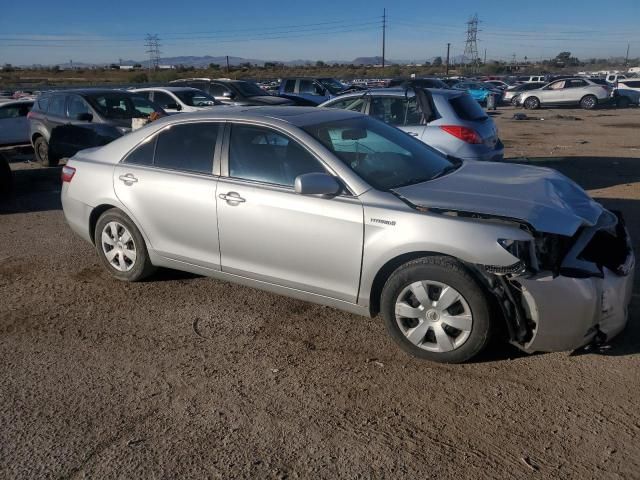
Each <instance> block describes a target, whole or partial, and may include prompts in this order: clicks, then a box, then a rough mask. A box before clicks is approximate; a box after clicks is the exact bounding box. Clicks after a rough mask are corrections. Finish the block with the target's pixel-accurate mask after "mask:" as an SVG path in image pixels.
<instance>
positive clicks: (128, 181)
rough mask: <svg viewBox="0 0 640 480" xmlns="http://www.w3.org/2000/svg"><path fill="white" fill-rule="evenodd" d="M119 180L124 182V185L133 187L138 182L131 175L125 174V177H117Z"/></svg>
mask: <svg viewBox="0 0 640 480" xmlns="http://www.w3.org/2000/svg"><path fill="white" fill-rule="evenodd" d="M118 178H119V179H120V180H122V181H123V182H124V184H125V185H133V184H134V183H136V182H137V181H138V179H137V178H136V177H135V176H134V175H133V173H127V174H126V175H120V176H119V177H118Z"/></svg>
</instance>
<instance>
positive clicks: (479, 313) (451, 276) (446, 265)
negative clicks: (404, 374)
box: [380, 257, 492, 363]
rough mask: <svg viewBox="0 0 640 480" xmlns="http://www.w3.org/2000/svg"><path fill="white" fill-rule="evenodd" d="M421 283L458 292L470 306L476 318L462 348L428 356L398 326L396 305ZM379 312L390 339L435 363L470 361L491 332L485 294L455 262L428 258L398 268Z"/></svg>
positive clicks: (390, 279) (387, 283)
mask: <svg viewBox="0 0 640 480" xmlns="http://www.w3.org/2000/svg"><path fill="white" fill-rule="evenodd" d="M419 280H434V281H437V282H441V283H445V284H447V285H450V286H451V287H453V288H455V289H456V290H457V291H458V292H460V294H461V295H462V296H463V297H464V299H465V300H466V301H467V303H468V304H469V308H470V309H471V314H472V316H473V325H472V328H471V334H470V335H469V338H468V339H467V341H466V342H465V343H464V344H463V345H461V346H460V347H458V348H456V349H455V350H452V351H450V352H441V353H438V352H429V351H427V350H423V349H421V348H419V347H417V346H415V345H414V344H412V343H411V342H410V341H409V340H408V339H407V338H406V337H405V336H404V334H403V333H402V331H401V330H400V327H399V326H398V324H397V323H396V317H395V302H396V299H397V298H398V295H399V294H400V292H401V291H402V290H403V289H404V288H405V287H407V286H408V285H409V284H411V283H413V282H416V281H419ZM380 310H381V313H382V315H383V319H384V323H385V326H386V328H387V331H388V332H389V334H390V335H391V337H392V338H393V339H394V340H395V341H396V342H397V343H398V344H399V345H400V347H401V348H402V349H403V350H404V351H406V352H408V353H409V354H411V355H413V356H416V357H419V358H423V359H427V360H432V361H436V362H443V363H461V362H465V361H468V360H469V359H471V358H472V357H474V356H475V355H477V354H478V353H480V351H482V350H483V349H484V347H485V346H486V345H487V343H488V341H489V338H490V334H491V331H492V322H491V315H490V308H489V303H488V301H487V296H486V294H485V291H484V290H483V289H482V287H481V286H480V285H479V283H478V282H477V281H476V280H475V279H474V278H473V277H472V276H471V274H470V273H469V272H467V271H466V269H465V268H464V267H463V266H462V265H461V264H460V262H457V261H456V260H455V259H450V258H448V257H426V258H424V259H420V260H418V261H413V262H409V263H407V264H404V265H403V266H401V267H400V268H398V269H397V270H396V271H395V272H394V273H393V274H392V275H391V276H390V277H389V279H388V280H387V282H386V284H385V286H384V288H383V291H382V297H381V301H380Z"/></svg>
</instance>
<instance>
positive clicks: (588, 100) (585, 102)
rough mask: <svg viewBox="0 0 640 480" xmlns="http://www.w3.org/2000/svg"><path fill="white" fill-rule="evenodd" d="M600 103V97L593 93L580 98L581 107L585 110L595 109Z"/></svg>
mask: <svg viewBox="0 0 640 480" xmlns="http://www.w3.org/2000/svg"><path fill="white" fill-rule="evenodd" d="M596 105H598V99H597V98H596V97H594V96H593V95H587V96H586V97H582V100H580V107H582V108H584V109H585V110H593V109H594V108H596Z"/></svg>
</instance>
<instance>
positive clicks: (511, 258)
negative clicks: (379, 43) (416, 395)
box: [62, 107, 635, 362]
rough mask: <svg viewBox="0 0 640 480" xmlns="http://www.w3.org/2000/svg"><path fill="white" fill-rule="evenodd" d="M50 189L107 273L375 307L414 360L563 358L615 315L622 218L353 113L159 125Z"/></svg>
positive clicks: (529, 172) (622, 266)
mask: <svg viewBox="0 0 640 480" xmlns="http://www.w3.org/2000/svg"><path fill="white" fill-rule="evenodd" d="M62 180H63V186H62V206H63V209H64V215H65V218H66V220H67V222H68V224H69V225H70V226H71V228H72V229H73V230H74V231H75V232H77V233H78V234H79V235H80V236H81V237H82V238H83V239H85V240H86V241H87V242H90V243H92V244H93V245H95V249H96V252H97V255H98V257H99V259H100V261H101V263H102V264H103V266H104V268H105V269H107V270H108V271H109V272H110V274H111V275H112V276H113V277H115V278H117V279H120V280H125V281H135V280H140V279H143V278H145V277H148V276H150V275H151V274H152V273H153V271H154V269H155V268H157V267H166V268H173V269H177V270H184V271H188V272H193V273H198V274H202V275H207V276H211V277H215V278H218V279H221V280H226V281H231V282H237V283H241V284H245V285H250V286H253V287H257V288H262V289H266V290H269V291H272V292H276V293H279V294H282V295H286V296H290V297H295V298H300V299H304V300H308V301H311V302H316V303H319V304H323V305H329V306H332V307H335V308H338V309H341V310H344V311H347V312H351V313H355V314H358V315H364V316H375V315H376V314H378V313H381V314H382V317H383V320H384V323H385V325H386V327H387V329H388V331H389V333H390V335H391V337H392V338H393V339H395V340H396V341H397V342H398V343H399V345H400V346H401V347H402V348H403V349H405V350H406V351H407V352H409V353H411V354H413V355H415V356H418V357H421V358H426V359H431V360H435V361H442V362H460V361H464V360H467V359H469V358H472V357H473V356H474V355H476V354H478V353H479V352H480V351H481V350H482V349H483V348H484V347H485V346H486V345H487V342H488V341H489V340H490V339H492V338H506V339H507V340H509V341H510V342H512V343H513V344H515V345H517V346H518V347H519V348H521V349H523V350H524V351H527V352H533V351H559V350H570V349H574V348H577V347H579V346H581V345H585V344H587V343H590V342H592V341H594V340H595V341H598V342H601V341H605V340H607V339H609V338H612V337H613V336H615V335H616V334H618V333H619V332H620V331H621V330H622V329H623V328H624V326H625V324H626V321H627V308H628V305H629V301H630V299H631V291H632V290H631V289H632V285H633V272H634V270H633V269H634V262H635V257H634V254H633V251H632V249H631V246H630V245H631V244H630V240H629V236H628V235H627V231H626V229H625V226H624V222H623V220H622V218H621V216H620V215H618V214H614V213H612V212H609V211H607V210H605V209H604V208H603V207H602V206H601V205H600V204H598V203H597V202H595V201H594V200H592V199H591V198H589V196H588V195H587V194H586V193H585V192H584V191H583V190H582V189H581V188H580V187H579V186H578V185H576V184H575V183H573V182H572V181H571V180H569V179H568V178H566V177H564V176H563V175H561V174H559V173H557V172H555V171H553V170H549V169H545V168H536V167H531V166H523V165H513V164H505V163H495V162H482V163H480V162H469V161H461V160H458V159H455V158H452V157H449V158H447V157H445V156H443V155H441V154H440V153H438V152H436V151H435V150H433V149H432V148H429V147H428V146H427V145H425V144H424V143H422V142H420V141H418V140H416V139H415V138H412V137H411V136H409V135H407V134H406V133H403V132H402V131H400V130H398V129H397V128H394V127H391V126H389V125H387V124H385V123H383V122H381V121H379V120H376V119H374V118H371V117H370V116H365V115H362V114H360V113H354V112H349V111H345V110H339V109H326V108H323V109H319V108H315V107H297V108H291V107H229V108H224V109H211V110H209V111H206V112H203V113H185V114H181V115H172V116H170V117H166V118H164V119H161V120H159V121H156V122H153V123H151V124H149V125H147V126H145V127H143V128H141V129H139V130H137V131H135V132H132V133H130V134H128V135H126V136H124V137H121V138H119V139H117V140H115V141H113V142H111V143H110V144H108V145H106V146H104V147H101V148H96V149H90V150H83V151H81V152H79V153H78V154H77V155H75V156H74V157H72V158H71V159H70V160H69V161H68V163H67V164H66V165H65V166H64V167H63V171H62ZM182 287H184V288H188V287H187V286H180V285H176V287H175V288H182ZM229 321H230V322H231V321H237V319H235V318H233V314H232V313H230V315H229ZM282 321H283V322H287V321H289V319H288V318H283V319H282ZM345 321H349V322H354V321H357V319H355V318H353V317H345ZM360 328H369V327H368V326H367V324H366V323H365V322H362V323H361V325H360ZM501 332H504V336H503V334H502V333H501ZM359 341H361V339H360V338H354V339H353V342H354V343H357V342H359Z"/></svg>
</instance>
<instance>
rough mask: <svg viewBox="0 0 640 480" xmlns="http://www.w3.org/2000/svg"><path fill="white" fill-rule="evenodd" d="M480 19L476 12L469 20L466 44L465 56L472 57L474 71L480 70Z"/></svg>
mask: <svg viewBox="0 0 640 480" xmlns="http://www.w3.org/2000/svg"><path fill="white" fill-rule="evenodd" d="M479 23H480V20H478V14H477V13H476V14H475V15H474V16H473V17H471V19H470V20H469V21H468V22H467V41H466V43H465V45H464V56H465V57H466V58H469V59H471V64H472V65H473V72H474V73H475V72H477V71H478V61H479V60H480V59H479V58H478V57H479V56H478V24H479Z"/></svg>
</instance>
